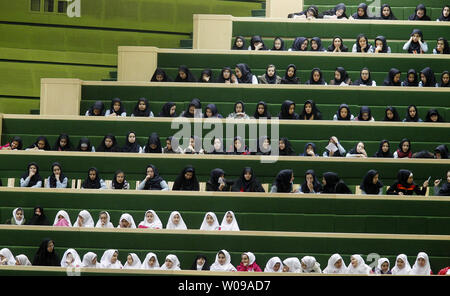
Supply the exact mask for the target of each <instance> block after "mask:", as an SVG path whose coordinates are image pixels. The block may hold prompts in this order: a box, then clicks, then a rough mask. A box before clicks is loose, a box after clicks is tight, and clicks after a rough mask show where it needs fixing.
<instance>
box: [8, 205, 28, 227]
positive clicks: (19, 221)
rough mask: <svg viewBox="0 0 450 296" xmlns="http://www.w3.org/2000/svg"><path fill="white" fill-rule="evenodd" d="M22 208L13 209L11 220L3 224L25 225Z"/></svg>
mask: <svg viewBox="0 0 450 296" xmlns="http://www.w3.org/2000/svg"><path fill="white" fill-rule="evenodd" d="M24 214H25V213H24V211H23V209H22V208H15V209H14V210H13V214H12V217H11V219H8V220H6V223H5V224H11V225H25V217H24V216H25V215H24Z"/></svg>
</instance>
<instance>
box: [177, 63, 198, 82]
mask: <svg viewBox="0 0 450 296" xmlns="http://www.w3.org/2000/svg"><path fill="white" fill-rule="evenodd" d="M180 71H182V72H184V73H186V76H187V77H186V79H182V78H181V77H180V73H179V72H180ZM175 82H196V79H195V77H194V75H193V74H192V73H191V71H190V70H189V68H188V67H187V66H185V65H181V66H180V67H179V68H178V74H177V77H176V78H175Z"/></svg>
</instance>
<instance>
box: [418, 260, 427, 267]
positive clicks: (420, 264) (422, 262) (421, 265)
mask: <svg viewBox="0 0 450 296" xmlns="http://www.w3.org/2000/svg"><path fill="white" fill-rule="evenodd" d="M417 263H419V266H420V267H424V266H425V264H426V261H425V259H423V258H419V260H417Z"/></svg>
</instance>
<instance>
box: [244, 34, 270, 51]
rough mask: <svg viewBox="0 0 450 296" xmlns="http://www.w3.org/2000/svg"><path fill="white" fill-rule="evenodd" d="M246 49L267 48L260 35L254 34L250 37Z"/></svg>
mask: <svg viewBox="0 0 450 296" xmlns="http://www.w3.org/2000/svg"><path fill="white" fill-rule="evenodd" d="M248 50H267V47H266V45H265V44H264V41H263V40H262V38H261V36H259V35H255V36H253V37H252V39H250V46H249V47H248Z"/></svg>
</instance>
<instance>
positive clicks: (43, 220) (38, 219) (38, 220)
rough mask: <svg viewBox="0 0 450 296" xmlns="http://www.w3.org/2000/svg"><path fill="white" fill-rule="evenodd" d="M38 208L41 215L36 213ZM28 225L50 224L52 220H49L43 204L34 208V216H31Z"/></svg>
mask: <svg viewBox="0 0 450 296" xmlns="http://www.w3.org/2000/svg"><path fill="white" fill-rule="evenodd" d="M37 209H39V211H40V212H41V215H36V210H37ZM27 225H50V222H48V219H47V217H46V216H45V214H44V209H43V208H42V207H41V206H37V207H35V208H34V211H33V217H31V219H30V221H28V223H27Z"/></svg>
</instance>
